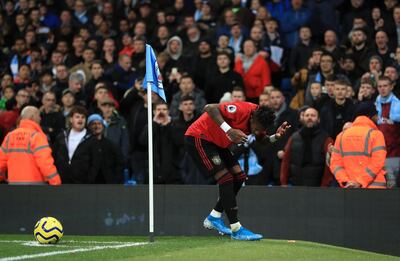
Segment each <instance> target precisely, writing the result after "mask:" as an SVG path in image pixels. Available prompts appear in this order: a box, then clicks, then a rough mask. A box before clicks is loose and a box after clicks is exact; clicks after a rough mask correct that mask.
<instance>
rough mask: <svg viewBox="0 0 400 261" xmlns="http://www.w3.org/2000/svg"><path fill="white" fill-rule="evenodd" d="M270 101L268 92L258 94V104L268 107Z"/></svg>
mask: <svg viewBox="0 0 400 261" xmlns="http://www.w3.org/2000/svg"><path fill="white" fill-rule="evenodd" d="M270 103H271V101H270V95H269V93H268V92H265V91H264V92H263V93H261V94H260V98H259V100H258V105H260V106H266V107H270V106H271V105H270Z"/></svg>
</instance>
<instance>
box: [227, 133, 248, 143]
mask: <svg viewBox="0 0 400 261" xmlns="http://www.w3.org/2000/svg"><path fill="white" fill-rule="evenodd" d="M226 136H228V139H229V140H230V141H232V142H233V143H236V144H240V143H245V142H246V141H247V135H246V134H244V132H243V131H241V130H238V129H230V130H228V132H227V133H226Z"/></svg>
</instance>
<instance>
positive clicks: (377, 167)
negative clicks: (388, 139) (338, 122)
mask: <svg viewBox="0 0 400 261" xmlns="http://www.w3.org/2000/svg"><path fill="white" fill-rule="evenodd" d="M356 115H357V116H358V117H357V118H356V119H355V120H354V122H353V124H352V126H351V127H350V128H348V129H346V130H344V131H342V132H341V133H340V134H339V135H338V136H337V137H336V141H335V147H334V149H333V152H332V157H331V164H330V169H331V171H332V173H333V175H334V176H335V178H336V180H337V182H338V183H339V185H340V186H341V187H344V188H386V179H385V170H384V165H385V159H386V146H385V139H384V137H383V134H382V132H381V131H380V130H378V128H377V126H376V125H375V123H374V120H375V122H376V120H377V112H376V109H375V105H374V104H373V103H372V102H363V103H360V104H359V105H358V106H357V109H356Z"/></svg>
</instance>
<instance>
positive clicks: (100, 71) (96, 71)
mask: <svg viewBox="0 0 400 261" xmlns="http://www.w3.org/2000/svg"><path fill="white" fill-rule="evenodd" d="M90 73H91V75H92V78H91V79H90V80H89V81H88V82H86V84H85V88H84V89H85V96H86V99H87V101H86V102H87V104H90V103H91V102H92V100H93V98H94V91H95V87H96V85H97V84H98V83H100V82H102V83H104V84H105V86H106V87H107V89H108V90H109V91H111V92H113V91H114V92H116V90H114V89H111V88H112V87H113V85H112V84H111V82H110V81H109V80H108V77H107V76H105V75H104V68H103V66H102V63H101V61H99V60H94V61H93V62H92V64H91V66H90Z"/></svg>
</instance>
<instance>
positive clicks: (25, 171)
mask: <svg viewBox="0 0 400 261" xmlns="http://www.w3.org/2000/svg"><path fill="white" fill-rule="evenodd" d="M6 171H7V178H6V177H5V172H6ZM0 173H1V174H0V180H1V179H7V181H8V183H9V184H14V185H40V184H47V182H48V183H49V184H50V185H60V184H61V179H60V176H59V175H58V172H57V169H56V167H55V166H54V160H53V156H52V155H51V149H50V146H49V143H48V141H47V137H46V135H45V134H44V133H43V131H42V129H41V128H40V126H39V125H38V124H37V123H36V122H34V121H32V120H26V119H24V120H21V122H20V125H19V127H18V129H16V130H14V131H12V132H10V133H8V134H7V136H6V137H5V138H4V141H3V144H2V145H1V149H0Z"/></svg>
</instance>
